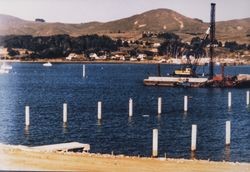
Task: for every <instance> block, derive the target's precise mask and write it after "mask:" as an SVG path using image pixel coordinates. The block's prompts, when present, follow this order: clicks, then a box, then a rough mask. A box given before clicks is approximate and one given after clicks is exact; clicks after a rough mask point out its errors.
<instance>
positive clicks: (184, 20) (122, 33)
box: [0, 9, 250, 43]
mask: <svg viewBox="0 0 250 172" xmlns="http://www.w3.org/2000/svg"><path fill="white" fill-rule="evenodd" d="M208 15H209V14H208ZM208 26H209V24H208V23H203V22H202V21H201V20H198V19H192V18H189V17H185V16H183V15H181V14H179V13H177V12H175V11H172V10H169V9H157V10H151V11H148V12H145V13H142V14H138V15H134V16H131V17H128V18H124V19H120V20H115V21H111V22H106V23H100V22H90V23H84V24H64V23H41V22H33V21H25V20H22V19H19V18H16V17H12V16H8V15H0V35H9V34H15V35H27V34H28V35H36V36H37V35H43V36H44V35H55V34H69V35H72V36H79V35H84V34H94V33H97V34H107V35H109V36H112V37H124V38H135V37H137V38H138V37H139V36H140V35H141V33H142V32H143V31H153V32H174V33H177V34H179V35H180V36H181V37H182V38H183V39H185V40H187V41H188V40H190V39H191V37H193V36H195V35H198V36H199V35H202V34H204V33H205V31H206V29H207V27H208ZM216 33H217V38H219V39H220V40H222V41H226V40H235V41H238V42H245V43H250V39H249V37H247V34H250V18H246V19H240V20H230V21H223V22H217V28H216Z"/></svg>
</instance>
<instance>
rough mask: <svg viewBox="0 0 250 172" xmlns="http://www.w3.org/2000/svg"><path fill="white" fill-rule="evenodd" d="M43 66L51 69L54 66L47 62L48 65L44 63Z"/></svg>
mask: <svg viewBox="0 0 250 172" xmlns="http://www.w3.org/2000/svg"><path fill="white" fill-rule="evenodd" d="M43 66H45V67H50V66H52V64H51V63H50V62H47V63H44V64H43Z"/></svg>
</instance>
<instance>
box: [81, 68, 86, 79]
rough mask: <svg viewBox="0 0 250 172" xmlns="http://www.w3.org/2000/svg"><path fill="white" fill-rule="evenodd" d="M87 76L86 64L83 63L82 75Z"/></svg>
mask: <svg viewBox="0 0 250 172" xmlns="http://www.w3.org/2000/svg"><path fill="white" fill-rule="evenodd" d="M85 76H86V68H85V65H82V77H84V78H85Z"/></svg>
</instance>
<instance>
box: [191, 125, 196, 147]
mask: <svg viewBox="0 0 250 172" xmlns="http://www.w3.org/2000/svg"><path fill="white" fill-rule="evenodd" d="M196 140H197V125H194V124H193V125H192V136H191V151H195V150H196Z"/></svg>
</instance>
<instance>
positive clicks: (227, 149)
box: [224, 146, 231, 161]
mask: <svg viewBox="0 0 250 172" xmlns="http://www.w3.org/2000/svg"><path fill="white" fill-rule="evenodd" d="M224 159H225V160H226V161H230V160H231V158H230V146H226V147H225V158H224Z"/></svg>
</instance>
